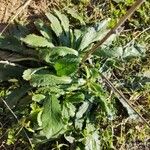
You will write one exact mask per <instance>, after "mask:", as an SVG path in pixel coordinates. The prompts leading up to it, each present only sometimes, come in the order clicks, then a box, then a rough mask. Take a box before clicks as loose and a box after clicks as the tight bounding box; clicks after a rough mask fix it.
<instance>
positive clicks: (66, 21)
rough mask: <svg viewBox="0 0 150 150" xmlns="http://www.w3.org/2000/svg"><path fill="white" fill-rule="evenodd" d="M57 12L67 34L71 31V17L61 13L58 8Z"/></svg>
mask: <svg viewBox="0 0 150 150" xmlns="http://www.w3.org/2000/svg"><path fill="white" fill-rule="evenodd" d="M54 12H55V14H56V15H57V17H58V18H59V20H60V22H61V25H62V27H63V29H64V31H65V33H66V35H67V34H68V32H69V19H68V18H67V16H66V15H64V14H62V13H60V12H59V11H58V10H56V9H55V10H54Z"/></svg>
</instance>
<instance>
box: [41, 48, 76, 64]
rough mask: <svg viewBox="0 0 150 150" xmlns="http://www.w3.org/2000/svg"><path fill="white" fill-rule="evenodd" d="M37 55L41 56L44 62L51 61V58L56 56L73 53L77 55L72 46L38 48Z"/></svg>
mask: <svg viewBox="0 0 150 150" xmlns="http://www.w3.org/2000/svg"><path fill="white" fill-rule="evenodd" d="M39 55H40V56H41V57H42V59H43V60H45V61H46V62H48V63H49V62H51V61H53V60H55V59H56V60H57V59H58V56H63V57H64V56H66V55H75V56H78V52H77V51H76V50H74V49H72V48H68V47H64V46H63V47H61V46H58V47H53V48H49V49H48V48H47V49H45V48H44V49H39Z"/></svg>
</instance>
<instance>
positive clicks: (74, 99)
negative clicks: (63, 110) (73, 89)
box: [66, 92, 85, 103]
mask: <svg viewBox="0 0 150 150" xmlns="http://www.w3.org/2000/svg"><path fill="white" fill-rule="evenodd" d="M84 99H85V95H84V94H83V93H81V92H77V93H75V94H73V95H70V96H69V97H67V98H66V101H68V102H71V103H81V102H83V101H84Z"/></svg>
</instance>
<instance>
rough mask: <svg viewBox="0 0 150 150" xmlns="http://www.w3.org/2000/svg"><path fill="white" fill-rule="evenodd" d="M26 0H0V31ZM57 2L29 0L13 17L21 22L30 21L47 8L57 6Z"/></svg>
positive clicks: (39, 15)
mask: <svg viewBox="0 0 150 150" xmlns="http://www.w3.org/2000/svg"><path fill="white" fill-rule="evenodd" d="M27 1H28V0H0V32H1V31H2V30H3V28H4V27H5V26H6V24H7V23H9V22H10V21H11V20H12V18H13V17H14V16H15V15H16V14H18V12H19V11H20V9H21V8H22V7H23V6H24V5H25V4H26V2H27ZM59 3H60V2H59V1H58V2H57V0H31V2H30V4H29V5H27V6H26V8H24V9H23V10H22V11H21V13H19V15H17V17H16V18H15V19H16V20H19V21H23V22H26V21H28V22H29V21H31V22H32V21H34V19H36V18H37V17H41V15H43V14H44V13H45V12H46V11H47V10H48V9H49V8H52V7H53V8H54V7H57V5H59Z"/></svg>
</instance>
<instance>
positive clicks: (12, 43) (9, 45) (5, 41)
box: [0, 36, 26, 53]
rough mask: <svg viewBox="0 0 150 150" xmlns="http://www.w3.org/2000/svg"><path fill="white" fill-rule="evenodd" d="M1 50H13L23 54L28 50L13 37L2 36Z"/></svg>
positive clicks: (0, 38)
mask: <svg viewBox="0 0 150 150" xmlns="http://www.w3.org/2000/svg"><path fill="white" fill-rule="evenodd" d="M0 49H5V50H11V51H13V52H17V53H22V52H23V51H25V50H26V48H25V47H24V46H23V45H22V42H21V41H19V40H18V39H17V38H15V37H13V36H6V37H3V36H0Z"/></svg>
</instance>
